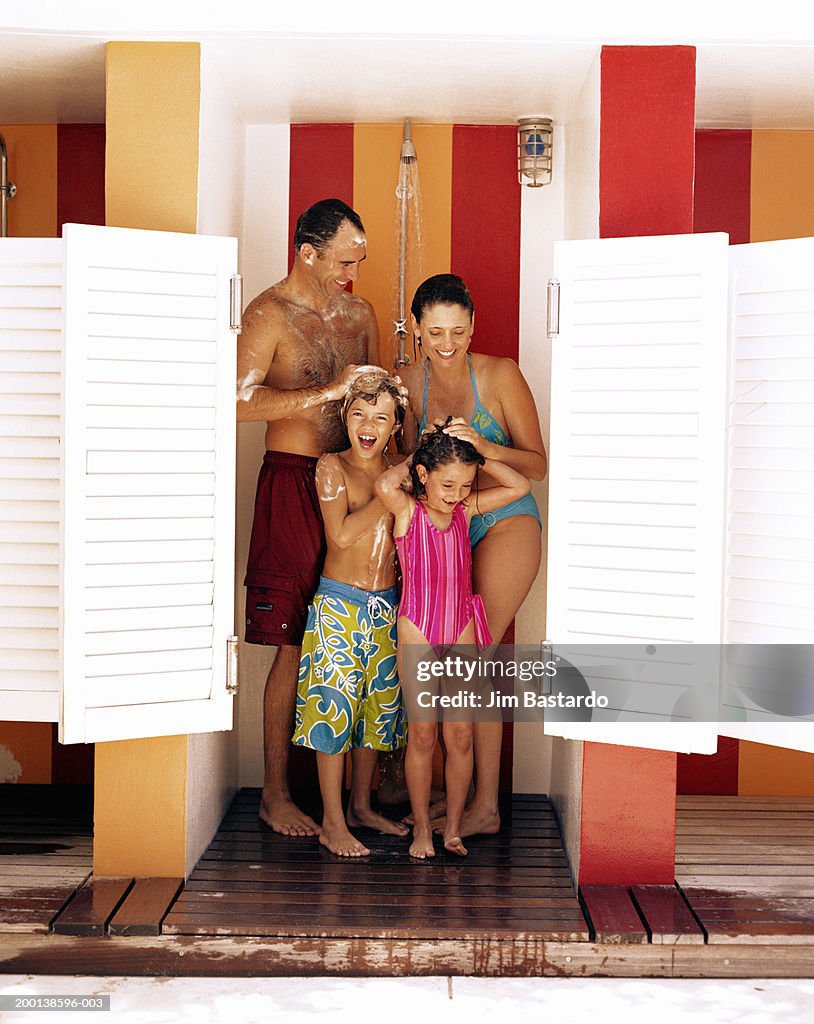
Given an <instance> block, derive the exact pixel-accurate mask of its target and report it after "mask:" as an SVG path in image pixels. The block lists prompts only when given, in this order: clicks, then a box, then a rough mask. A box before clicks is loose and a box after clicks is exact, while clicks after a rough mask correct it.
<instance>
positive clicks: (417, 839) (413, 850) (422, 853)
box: [410, 828, 435, 860]
mask: <svg viewBox="0 0 814 1024" xmlns="http://www.w3.org/2000/svg"><path fill="white" fill-rule="evenodd" d="M410 856H411V857H418V858H419V860H425V859H426V858H427V857H434V856H435V847H434V846H433V844H432V829H429V828H419V829H413V841H412V843H411V844H410Z"/></svg>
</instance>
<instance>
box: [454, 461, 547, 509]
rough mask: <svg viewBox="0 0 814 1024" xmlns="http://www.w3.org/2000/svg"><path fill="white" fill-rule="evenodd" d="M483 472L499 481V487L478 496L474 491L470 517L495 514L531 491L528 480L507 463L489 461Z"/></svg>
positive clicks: (470, 500) (481, 492) (471, 495)
mask: <svg viewBox="0 0 814 1024" xmlns="http://www.w3.org/2000/svg"><path fill="white" fill-rule="evenodd" d="M483 471H484V472H485V473H488V474H489V476H491V477H492V479H493V480H496V481H497V487H489V488H488V489H487V490H485V491H479V492H478V493H477V494H476V493H475V492H474V491H473V492H472V493H471V494H470V496H469V500H468V501H467V515H468V516H470V517H471V516H473V515H483V513H484V512H494V511H495V509H498V508H502V507H503V506H504V505H508V504H509V502H510V501H517V500H518V498H522V497H523V496H524V495H526V494H528V493H529V491H530V490H531V484H530V483H529V481H528V478H527V477H525V476H523V474H522V473H518V472H517V470H515V469H512V468H511V466H507V465H506V463H505V462H496V461H495V460H494V459H487V460H486V462H485V463H484V466H483Z"/></svg>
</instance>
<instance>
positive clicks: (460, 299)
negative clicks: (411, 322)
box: [410, 274, 475, 323]
mask: <svg viewBox="0 0 814 1024" xmlns="http://www.w3.org/2000/svg"><path fill="white" fill-rule="evenodd" d="M430 306H463V308H464V309H465V310H466V311H467V312H468V313H469V319H470V320H471V319H472V313H473V312H474V310H475V304H474V302H473V301H472V296H471V295H470V294H469V289H468V288H467V287H466V285H465V284H464V282H463V279H462V278H460V277H458V275H457V274H435V276H434V277H428V278H427V280H426V281H422V283H421V284H420V285H419V286H418V288H417V289H416V293H415V295H414V296H413V301H412V304H411V306H410V312H411V313H412V314H413V316H414V317H415V318H416V320H417V321H418V323H421V318H422V316H423V315H424V310H425V309H428V308H429V307H430Z"/></svg>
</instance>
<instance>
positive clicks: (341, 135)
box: [288, 124, 353, 266]
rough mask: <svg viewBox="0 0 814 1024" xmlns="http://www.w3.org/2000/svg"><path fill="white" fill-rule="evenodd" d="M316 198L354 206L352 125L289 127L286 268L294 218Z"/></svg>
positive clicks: (299, 125)
mask: <svg viewBox="0 0 814 1024" xmlns="http://www.w3.org/2000/svg"><path fill="white" fill-rule="evenodd" d="M319 199H341V200H342V201H343V202H345V203H347V204H348V206H351V207H352V206H353V125H352V124H292V125H291V154H290V162H289V185H288V241H289V251H290V257H289V266H290V265H291V263H292V262H293V259H294V254H293V251H291V242H292V241H293V238H294V228H295V227H296V225H297V218H298V217H299V215H300V214H301V213H302V211H303V210H307V209H308V207H309V206H311V205H312V203H316V202H317V201H318V200H319Z"/></svg>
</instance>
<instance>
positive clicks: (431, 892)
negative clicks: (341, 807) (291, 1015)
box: [162, 790, 590, 941]
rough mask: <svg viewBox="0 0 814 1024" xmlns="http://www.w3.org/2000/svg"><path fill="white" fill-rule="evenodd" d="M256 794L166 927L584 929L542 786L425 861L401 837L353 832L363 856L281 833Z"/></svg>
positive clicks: (403, 931)
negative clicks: (489, 828)
mask: <svg viewBox="0 0 814 1024" xmlns="http://www.w3.org/2000/svg"><path fill="white" fill-rule="evenodd" d="M259 797H260V794H259V791H258V790H243V791H242V792H241V793H239V794H238V796H237V797H236V798H235V800H234V802H233V804H232V807H231V809H230V810H229V813H228V814H227V816H226V818H225V819H224V820H223V823H222V824H221V827H220V829H219V830H218V833H217V835H216V836H215V838H214V840H213V842H212V843H211V845H210V847H209V849H208V850H207V851H206V853H205V854H204V856H203V857H202V859H201V860H200V861H199V862H198V865H197V866H196V868H195V870H194V871H193V873H192V875H191V876H190V878H189V880H188V881H187V884H186V886H185V888H184V891H183V892H182V893H181V895H180V896H179V898H178V900H177V901H176V903H175V905H174V906H173V907H172V909H171V911H170V913H169V914H168V915H167V917H166V918H165V920H164V924H163V927H162V933H163V934H171V935H201V936H203V935H210V936H211V935H232V936H239V935H243V936H248V935H288V936H355V937H363V938H398V937H414V938H433V937H434V938H442V937H443V938H455V937H467V938H470V937H472V936H493V937H505V936H508V935H511V936H517V935H519V934H523V935H529V936H534V937H535V938H545V939H551V940H559V941H587V940H588V939H589V937H590V930H589V926H588V924H587V922H586V920H585V917H584V915H583V913H582V910H581V907H580V903H579V900H578V898H577V895H576V893H575V891H574V888H573V886H572V884H571V880H570V875H569V871H568V865H567V862H566V858H565V853H564V851H563V847H562V841H561V839H560V833H559V829H558V827H557V822H556V819H555V817H554V811H553V808H552V806H551V803H550V801H549V800H548V799H547V798H546V797H544V796H514V797H513V798H512V799H511V802H510V803H509V804H507V805H506V807H505V808H504V825H503V828H502V829H501V831H500V832H499V833H498V834H497V835H495V836H478V837H473V838H472V839H471V840H468V849H469V854H468V856H467V857H465V858H460V857H457V856H455V855H453V854H448V853H446V852H445V851H444V849H443V846H442V844H441V843H440V840H438V841H437V843H436V851H437V852H436V856H435V858H433V859H431V860H427V861H423V862H421V861H416V860H413V859H412V858H410V857H409V856H408V853H407V849H408V845H409V840H408V839H407V838H405V837H398V836H385V835H379V834H378V833H375V832H370V831H369V830H364V829H359V830H355V831H356V832H357V834H358V835H359V837H360V838H361V839H362V841H363V842H364V843H365V845H366V846H367V847H368V848H369V849H370V851H371V855H370V856H369V857H364V858H359V859H354V860H345V859H342V858H339V857H336V856H334V855H333V854H331V853H329V852H328V851H327V850H326V849H324V848H323V847H322V846H321V845H320V843H319V841H318V840H317V839H316V838H314V837H309V838H296V839H294V838H287V837H283V836H277V835H275V834H274V833H273V832H271V830H270V829H268V828H266V826H264V825H262V824H261V823H260V822H259V820H258V816H257V811H258V806H259Z"/></svg>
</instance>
